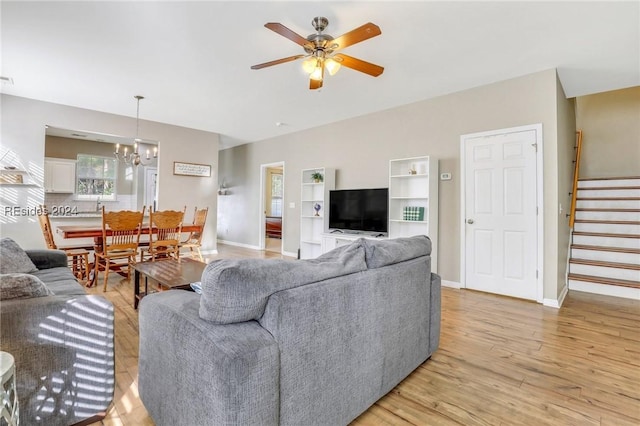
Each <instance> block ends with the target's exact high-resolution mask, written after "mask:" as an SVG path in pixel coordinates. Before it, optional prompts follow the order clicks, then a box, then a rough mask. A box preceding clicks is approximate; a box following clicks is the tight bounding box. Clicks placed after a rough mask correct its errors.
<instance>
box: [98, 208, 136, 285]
mask: <svg viewBox="0 0 640 426" xmlns="http://www.w3.org/2000/svg"><path fill="white" fill-rule="evenodd" d="M144 210H145V208H144V207H143V208H142V211H141V212H139V211H130V210H121V211H113V212H106V211H105V209H104V206H102V252H98V251H96V261H95V275H96V281H97V280H98V272H99V271H100V264H103V265H104V287H103V289H102V291H107V281H108V279H109V270H110V269H111V266H112V265H111V264H112V263H113V264H114V265H118V264H119V265H120V267H121V268H122V267H123V266H126V268H127V279H128V280H129V279H131V267H132V265H135V263H136V257H137V255H138V245H139V244H140V232H141V231H142V219H143V217H144ZM123 261H125V262H126V263H124V262H123Z"/></svg>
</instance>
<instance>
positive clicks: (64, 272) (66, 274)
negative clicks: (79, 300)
mask: <svg viewBox="0 0 640 426" xmlns="http://www.w3.org/2000/svg"><path fill="white" fill-rule="evenodd" d="M33 275H35V276H36V277H38V278H40V280H42V281H43V282H44V283H46V284H47V287H49V288H50V289H51V291H53V292H54V293H55V294H56V295H58V296H82V295H85V294H86V291H85V290H84V287H83V286H82V285H81V284H80V283H78V280H76V278H75V277H74V276H73V273H72V272H71V269H69V268H68V267H66V266H63V267H58V268H49V269H41V270H39V271H37V272H34V273H33Z"/></svg>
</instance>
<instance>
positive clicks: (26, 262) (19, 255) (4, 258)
mask: <svg viewBox="0 0 640 426" xmlns="http://www.w3.org/2000/svg"><path fill="white" fill-rule="evenodd" d="M0 260H1V261H0V274H11V273H23V274H28V273H30V272H34V271H37V270H38V268H36V265H34V264H33V262H32V261H31V259H30V258H29V256H28V255H27V253H26V252H25V251H24V250H23V249H22V247H20V246H19V245H18V243H16V242H15V241H13V240H12V239H11V238H6V237H5V238H2V239H1V240H0Z"/></svg>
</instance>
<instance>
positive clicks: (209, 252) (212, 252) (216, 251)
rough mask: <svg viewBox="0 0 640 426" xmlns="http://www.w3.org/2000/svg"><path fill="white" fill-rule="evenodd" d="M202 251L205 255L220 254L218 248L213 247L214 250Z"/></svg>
mask: <svg viewBox="0 0 640 426" xmlns="http://www.w3.org/2000/svg"><path fill="white" fill-rule="evenodd" d="M200 253H202V254H203V255H205V254H218V250H216V249H213V250H200Z"/></svg>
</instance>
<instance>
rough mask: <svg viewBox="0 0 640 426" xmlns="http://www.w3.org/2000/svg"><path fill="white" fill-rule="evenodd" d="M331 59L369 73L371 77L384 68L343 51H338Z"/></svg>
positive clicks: (378, 73) (377, 74) (380, 72)
mask: <svg viewBox="0 0 640 426" xmlns="http://www.w3.org/2000/svg"><path fill="white" fill-rule="evenodd" d="M333 59H334V60H335V61H337V62H338V63H339V64H340V65H343V66H345V67H347V68H351V69H354V70H356V71H360V72H363V73H365V74H369V75H370V76H373V77H377V76H379V75H380V74H382V72H383V71H384V68H383V67H381V66H380V65H376V64H372V63H371V62H367V61H363V60H362V59H358V58H354V57H353V56H349V55H345V54H344V53H338V54H337V55H335V56H333Z"/></svg>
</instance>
